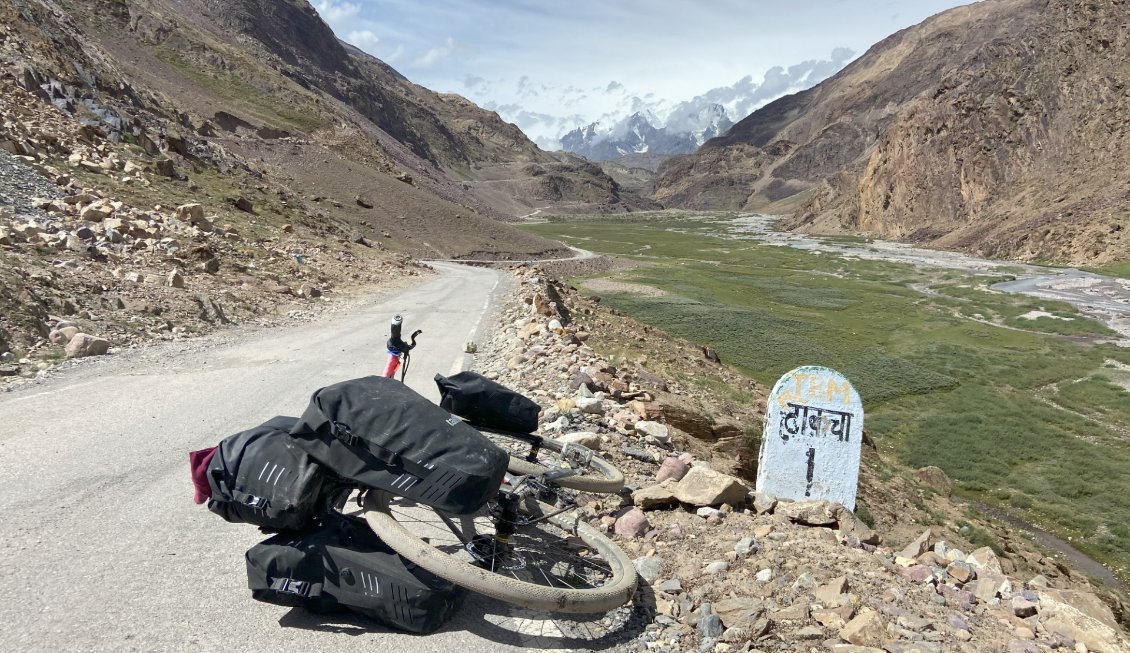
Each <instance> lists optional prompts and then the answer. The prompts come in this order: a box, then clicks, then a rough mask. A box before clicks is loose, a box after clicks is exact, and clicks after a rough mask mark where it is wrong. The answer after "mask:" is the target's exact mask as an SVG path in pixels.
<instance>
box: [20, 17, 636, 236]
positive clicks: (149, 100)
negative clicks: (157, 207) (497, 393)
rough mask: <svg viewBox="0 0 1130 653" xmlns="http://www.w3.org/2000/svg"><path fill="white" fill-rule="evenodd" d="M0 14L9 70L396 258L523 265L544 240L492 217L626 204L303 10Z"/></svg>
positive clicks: (155, 148)
mask: <svg viewBox="0 0 1130 653" xmlns="http://www.w3.org/2000/svg"><path fill="white" fill-rule="evenodd" d="M5 13H6V14H7V15H8V16H10V17H11V18H12V20H13V21H14V24H15V25H17V31H18V32H19V34H20V36H19V38H18V40H19V41H21V42H22V44H23V48H22V50H23V51H22V52H20V53H19V55H18V59H17V60H22V61H23V62H24V64H25V65H26V66H27V67H28V69H29V70H31V71H32V72H33V74H34V75H36V76H37V79H38V81H45V80H53V81H54V82H56V83H57V84H58V85H59V86H60V88H68V87H69V88H71V89H72V90H73V91H74V92H72V93H71V96H72V97H71V98H70V99H69V100H68V99H66V98H62V99H61V102H64V103H65V102H70V103H71V105H69V106H67V107H66V110H67V111H69V112H72V113H73V112H75V111H76V109H75V106H74V105H75V103H82V102H83V101H84V98H89V99H91V100H92V101H93V102H95V103H97V104H98V106H99V107H102V108H104V109H106V110H108V111H109V112H110V113H111V114H113V115H116V116H127V117H128V118H127V120H126V123H127V128H126V129H125V131H126V132H130V133H131V134H132V135H134V136H136V135H137V134H134V133H133V132H137V133H141V132H142V131H143V132H144V134H145V137H144V138H143V139H142V142H143V144H151V145H152V147H151V153H152V154H154V155H158V154H162V153H166V152H172V154H171V155H170V156H172V157H173V158H174V162H175V163H177V164H178V166H181V167H183V166H184V165H188V166H191V167H194V168H200V166H202V165H203V166H210V165H212V163H214V160H213V159H214V158H215V157H203V158H202V157H201V156H198V155H199V154H200V153H202V152H205V151H209V152H212V153H215V152H217V151H220V150H222V152H223V157H221V158H225V160H226V162H225V163H222V164H220V165H219V167H220V168H221V169H224V170H226V169H228V168H229V167H232V166H234V167H236V168H239V167H244V166H250V167H252V168H254V169H255V170H256V171H257V172H259V173H262V172H268V173H270V175H271V178H272V179H273V180H275V181H276V182H279V183H282V184H284V185H286V186H287V187H289V188H291V189H293V190H295V191H299V192H301V193H302V194H303V195H304V196H306V197H310V198H318V197H320V198H325V199H326V200H327V203H329V202H332V203H333V205H332V206H327V205H323V206H322V207H321V212H322V213H324V214H327V215H328V216H329V217H330V218H333V219H339V220H344V221H345V222H346V223H348V224H352V225H354V226H358V225H360V226H368V227H370V228H372V229H373V230H375V231H376V232H377V233H386V232H387V233H390V234H391V237H392V238H393V239H394V240H400V241H401V243H400V246H399V247H398V250H399V251H403V252H405V253H409V254H413V255H418V256H427V257H435V256H437V255H439V256H448V257H459V256H468V255H476V254H490V253H492V252H495V253H506V252H508V253H511V254H514V255H516V256H521V257H523V258H526V257H529V256H531V255H537V254H538V253H540V252H546V251H550V250H553V249H554V248H555V244H553V243H550V242H548V241H546V240H544V239H541V238H536V237H532V236H530V235H527V234H524V233H522V232H518V231H515V230H513V229H511V228H510V227H508V226H506V225H505V224H501V223H500V222H498V220H497V219H499V218H503V219H505V218H508V217H510V216H515V215H521V214H525V213H529V212H531V211H533V210H534V209H536V208H543V207H546V206H554V207H560V208H561V209H562V210H582V209H597V210H601V209H607V210H618V209H620V210H622V209H621V207H624V206H625V205H627V204H631V203H632V202H633V201H634V200H633V199H632V198H631V197H628V196H622V194H621V189H620V188H619V186H618V185H617V184H616V182H615V181H613V180H612V178H610V177H608V176H607V175H604V174H602V173H600V174H596V175H594V174H592V172H593V171H591V170H585V169H580V168H578V167H576V166H564V165H561V164H560V163H559V162H558V161H557V160H556V159H555V158H554V157H552V156H551V155H549V154H547V153H545V152H542V151H541V150H539V149H538V148H537V147H536V146H535V145H534V144H533V143H532V142H531V141H529V139H527V138H526V137H525V136H524V135H523V134H522V132H521V131H520V130H519V129H518V128H517V127H515V126H514V125H511V124H509V123H506V122H504V121H503V120H502V119H500V118H499V117H498V115H497V114H496V113H493V112H489V111H485V110H483V109H481V108H479V107H477V106H475V105H474V104H473V103H471V102H469V101H468V100H466V99H464V98H462V97H459V96H457V95H450V94H439V93H435V92H432V91H430V90H428V89H426V88H423V87H421V86H418V85H416V84H413V83H412V82H410V81H409V80H407V79H406V78H405V77H403V76H402V75H400V74H399V73H397V72H396V71H395V70H394V69H392V68H391V67H389V66H388V65H386V64H384V63H383V62H381V61H379V60H377V59H375V58H374V57H371V56H369V55H367V54H365V53H363V52H361V51H360V50H358V49H356V48H354V47H352V46H349V45H347V44H344V43H342V42H340V41H339V40H338V39H337V38H336V37H335V36H334V35H333V33H332V31H331V30H330V29H329V27H328V26H327V25H326V24H325V23H324V22H323V21H322V20H321V19H320V18H319V16H318V15H317V13H316V12H315V11H314V9H313V8H312V7H311V6H310V4H309V3H308V2H305V0H223V1H219V0H177V1H173V0H115V1H114V2H95V1H92V0H64V1H62V2H58V3H56V2H53V1H52V0H19V1H17V2H14V3H7V9H6V11H5ZM34 85H35V84H31V86H34ZM47 99H52V98H47ZM54 99H59V98H54ZM111 129H113V128H111ZM170 135H171V136H172V141H171V142H173V143H174V144H173V146H172V147H171V148H170V147H169V144H170V140H169V139H168V137H169V136H170ZM217 148H219V150H217ZM194 153H195V154H194ZM180 159H184V160H183V161H182V160H180ZM235 162H239V163H235ZM531 164H534V165H537V166H541V169H540V170H538V174H536V175H535V174H531V170H530V165H531ZM597 172H598V173H599V171H597ZM547 179H552V180H553V182H554V183H551V184H548V185H547V184H546V180H547ZM360 196H364V197H365V198H367V199H365V201H364V203H367V204H371V207H364V206H361V202H354V198H357V197H360ZM456 216H460V217H459V218H458V222H455V221H454V220H455V218H456ZM413 234H415V237H411V236H412V235H413Z"/></svg>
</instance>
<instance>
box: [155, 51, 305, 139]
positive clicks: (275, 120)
mask: <svg viewBox="0 0 1130 653" xmlns="http://www.w3.org/2000/svg"><path fill="white" fill-rule="evenodd" d="M157 58H158V59H160V60H161V61H163V62H165V63H167V64H168V65H169V66H171V67H172V68H173V69H174V70H176V71H177V73H179V74H180V75H182V76H183V77H184V78H185V79H187V80H189V81H191V82H192V83H193V84H195V85H197V86H199V87H200V88H201V89H204V90H206V91H208V92H210V93H214V94H215V95H217V96H219V97H220V98H223V99H225V100H228V101H230V102H232V103H234V104H235V105H236V106H238V107H239V108H240V109H243V110H244V111H246V112H247V113H248V114H249V115H250V116H252V117H254V118H255V119H257V120H258V121H260V122H263V123H267V124H270V125H273V126H276V127H283V128H290V129H296V130H299V131H303V132H311V131H314V130H316V129H318V128H319V127H322V126H324V125H325V124H326V121H325V119H324V118H323V117H321V116H320V115H318V113H317V111H316V109H315V108H314V107H310V106H305V105H306V102H303V101H300V100H301V98H298V97H292V98H291V100H292V101H291V102H284V101H281V98H280V95H279V92H278V91H276V92H275V93H273V94H272V93H268V92H267V91H265V90H263V89H260V88H259V87H257V86H255V85H254V84H253V83H251V82H250V81H248V80H246V79H243V78H241V77H240V76H239V75H238V74H236V73H235V72H233V71H229V70H216V69H214V68H204V67H202V66H199V65H197V64H194V63H191V62H188V61H186V60H185V58H184V55H183V54H181V53H180V52H177V51H176V50H172V49H169V48H165V47H158V48H157ZM249 65H250V64H249ZM291 95H293V94H291Z"/></svg>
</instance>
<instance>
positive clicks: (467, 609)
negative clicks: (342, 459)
mask: <svg viewBox="0 0 1130 653" xmlns="http://www.w3.org/2000/svg"><path fill="white" fill-rule="evenodd" d="M436 267H437V268H438V269H439V270H440V273H441V274H440V276H439V277H438V278H434V279H431V280H426V281H424V282H423V283H421V284H419V285H417V286H414V287H412V288H409V289H407V290H403V291H400V292H398V293H396V294H395V295H384V296H377V297H373V298H368V299H365V300H361V301H359V302H358V303H357V304H356V305H355V306H353V307H352V308H351V309H350V310H348V311H345V310H342V311H337V312H336V313H331V314H328V315H325V316H323V317H321V318H318V319H317V320H316V321H313V322H310V323H306V324H302V325H298V326H288V327H280V328H271V329H246V330H243V331H240V332H238V333H236V334H235V335H236V336H238V337H233V334H231V333H228V334H227V335H219V336H213V337H208V338H203V339H200V340H196V341H192V342H190V343H187V344H186V343H171V344H166V345H158V346H154V347H151V348H147V349H144V350H136V351H130V352H125V353H122V354H118V355H113V356H110V357H107V358H104V359H100V360H97V361H84V364H81V365H78V366H75V367H74V368H72V369H69V370H65V371H63V372H62V373H60V374H58V375H56V376H53V377H52V378H49V379H48V380H46V381H44V382H42V383H36V384H29V385H27V386H23V387H20V388H17V389H15V390H14V391H13V392H10V393H6V394H0V508H2V510H3V515H4V520H3V522H2V523H0V559H2V560H3V561H4V562H3V564H2V566H0V594H2V595H3V596H4V597H5V600H4V601H2V602H0V623H3V624H4V633H3V635H0V639H2V641H3V642H4V645H3V649H4V650H6V651H114V652H119V653H120V652H125V651H221V650H222V651H271V652H275V651H280V650H290V651H334V652H335V653H339V652H340V653H345V652H347V651H366V653H371V652H372V651H381V650H412V651H447V652H450V651H455V650H458V651H460V652H461V653H463V652H471V651H500V650H501V651H508V650H526V649H527V647H528V646H530V645H531V641H530V640H529V639H528V638H526V637H524V636H520V635H516V634H515V633H514V632H513V628H511V627H509V625H512V624H514V623H516V619H517V618H516V617H515V614H516V613H515V612H514V611H512V610H511V609H510V608H508V607H506V606H504V605H502V604H499V603H496V602H492V601H489V600H486V599H482V598H479V597H474V596H472V597H470V598H469V599H468V601H467V602H466V604H465V605H464V607H463V608H462V609H461V610H460V611H459V612H458V613H457V615H456V617H455V618H454V619H453V620H452V621H451V622H450V623H449V624H448V625H447V626H445V627H444V628H443V630H441V631H440V632H439V633H437V634H435V635H431V636H427V637H418V636H410V635H404V634H400V633H395V632H391V631H389V630H386V629H383V628H380V627H379V626H375V625H374V624H373V623H372V622H369V621H366V620H364V619H360V618H355V617H349V616H344V617H330V618H328V619H326V618H320V617H317V616H315V615H312V614H310V613H306V612H305V611H302V610H292V609H289V608H284V607H279V606H273V605H267V604H264V603H258V602H256V601H253V600H252V599H251V595H250V592H249V591H248V590H247V587H246V576H245V572H244V561H243V553H244V551H245V550H246V549H247V548H248V547H250V546H251V545H253V544H255V543H256V542H258V541H260V540H262V539H263V538H264V537H265V536H264V535H262V534H260V533H259V532H258V531H257V530H256V529H255V528H254V527H252V526H248V525H245V524H228V523H227V522H224V521H222V520H221V519H219V518H218V517H216V516H215V515H213V514H211V513H210V512H208V511H207V510H206V509H205V508H204V507H203V506H197V505H194V504H193V502H192V486H191V483H190V481H189V474H188V464H187V463H188V457H187V454H188V452H189V451H190V450H193V449H199V448H203V447H207V446H212V445H215V444H216V443H217V442H218V441H219V440H220V439H222V438H223V437H225V436H227V435H229V434H231V433H234V432H236V431H239V430H241V429H244V428H248V427H251V426H254V425H256V424H259V423H260V422H262V421H264V420H266V419H268V418H270V417H272V416H274V415H280V414H288V415H296V414H298V413H300V412H301V411H302V410H303V409H304V407H305V405H306V402H307V401H308V399H309V397H310V394H311V392H313V391H314V390H315V389H317V388H319V387H321V386H324V385H327V384H330V383H334V382H337V381H341V380H344V379H348V378H354V377H358V376H364V375H367V374H375V373H379V372H380V370H381V369H382V368H383V365H384V359H385V354H384V340H385V338H387V334H388V326H387V320H388V318H389V316H390V315H392V314H393V313H401V314H403V315H404V318H405V324H406V328H407V329H417V328H419V329H423V330H424V334H423V335H422V336H421V337H420V346H419V347H418V348H417V349H416V351H414V352H413V357H412V367H411V369H410V370H409V372H408V381H409V385H411V386H412V387H414V388H415V389H417V390H418V391H420V392H421V393H423V394H424V395H425V396H428V397H430V398H432V399H433V400H435V399H438V393H437V391H436V387H435V384H434V383H433V381H432V375H433V374H434V373H435V372H437V371H439V372H442V373H444V374H448V373H450V372H451V371H452V370H453V369H457V368H463V367H464V366H465V364H466V362H467V361H466V360H465V358H464V355H463V354H462V345H463V343H464V342H465V341H467V340H470V339H472V338H473V337H474V336H475V335H476V330H477V329H479V328H480V326H479V325H480V322H481V321H484V320H487V319H489V315H490V314H491V312H492V311H491V310H490V304H491V302H492V301H493V299H492V297H493V296H494V294H495V291H496V289H497V287H498V285H499V284H500V283H504V281H503V280H504V279H505V277H504V276H502V275H500V274H499V273H498V272H497V271H494V270H490V269H484V268H471V267H465V266H452V265H443V264H440V265H437V266H436ZM517 622H524V620H517ZM528 630H529V628H527V631H528ZM539 630H541V632H545V630H544V628H540V629H539ZM539 640H541V641H539V642H538V644H537V646H538V648H546V647H547V642H545V641H544V640H542V639H541V638H539ZM549 644H551V643H549ZM549 647H550V648H557V647H554V646H552V645H550V646H549Z"/></svg>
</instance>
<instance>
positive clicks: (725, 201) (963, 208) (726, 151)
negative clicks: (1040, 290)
mask: <svg viewBox="0 0 1130 653" xmlns="http://www.w3.org/2000/svg"><path fill="white" fill-rule="evenodd" d="M1127 12H1128V10H1127V6H1126V3H1125V2H1123V1H1121V0H1101V1H1099V2H1090V1H1084V0H1046V1H1045V0H1040V1H1034V0H986V1H985V2H979V3H976V4H972V5H968V6H965V7H958V8H955V9H952V10H950V11H947V12H944V13H942V14H939V15H937V16H934V17H932V18H931V19H929V20H927V21H925V22H923V23H922V24H920V25H917V26H914V27H911V28H908V29H906V30H903V31H901V32H899V33H897V34H894V35H892V36H891V37H889V38H887V39H885V40H884V41H882V42H880V43H879V44H877V45H875V46H874V47H873V48H872V49H871V50H869V51H868V52H867V54H865V55H864V56H863V57H861V58H859V59H858V60H856V61H855V62H853V63H852V64H851V65H849V66H847V67H846V68H845V69H844V70H842V71H841V72H840V73H839V74H837V75H836V76H834V77H832V78H830V79H828V80H826V81H824V82H823V83H821V84H820V85H818V86H816V87H814V88H812V89H810V90H808V91H805V92H803V93H798V94H796V95H792V96H788V97H785V98H782V99H780V100H778V101H776V102H773V103H771V104H769V105H767V106H766V107H764V108H762V109H760V110H758V111H756V112H754V113H753V114H752V115H751V116H749V117H748V118H746V119H745V120H743V121H741V122H739V123H738V124H737V125H735V126H734V127H733V128H732V129H731V130H730V131H729V132H728V133H727V134H726V135H724V136H723V137H720V138H716V139H714V140H712V141H709V142H707V143H706V144H705V145H704V146H703V147H702V148H701V149H700V151H699V152H698V153H697V154H696V155H694V156H692V157H681V158H677V159H673V160H672V161H670V162H668V163H667V164H666V165H665V166H664V167H663V168H661V170H660V175H659V178H658V180H657V181H656V184H655V187H654V195H655V198H656V199H657V200H658V201H660V202H662V203H663V204H665V205H667V206H681V207H688V208H707V207H709V208H731V209H736V208H758V207H761V206H765V205H766V204H768V203H770V202H774V201H777V200H781V199H783V198H788V197H791V196H796V195H797V194H799V193H803V192H805V191H810V193H811V194H810V195H807V196H803V197H805V198H806V199H807V202H805V204H804V206H803V208H801V209H800V210H799V211H797V213H796V215H794V216H792V218H791V219H790V220H788V221H787V226H789V227H791V228H803V229H810V230H817V231H837V230H843V229H850V230H858V231H863V232H868V233H872V234H876V235H879V236H883V237H888V238H900V239H905V240H910V241H914V242H920V243H926V244H930V245H935V246H942V247H951V248H958V249H963V250H967V251H971V252H976V253H979V254H983V255H991V256H1000V257H1016V258H1025V259H1047V260H1056V261H1062V262H1069V263H1084V262H1086V263H1091V264H1093V263H1096V262H1097V263H1102V262H1107V261H1113V260H1125V259H1126V258H1128V257H1130V239H1128V238H1127V237H1126V235H1125V232H1124V230H1123V228H1124V226H1125V223H1126V218H1127V213H1126V209H1125V206H1126V205H1127V204H1126V200H1127V199H1128V198H1130V195H1128V193H1130V186H1128V185H1127V181H1126V179H1125V175H1124V174H1123V172H1124V171H1125V170H1126V169H1127V166H1128V165H1130V159H1128V158H1127V155H1126V154H1125V152H1126V151H1127V150H1126V145H1127V138H1128V134H1127V131H1126V129H1125V125H1126V124H1127V121H1128V120H1130V99H1128V98H1130V94H1128V93H1125V92H1123V91H1124V87H1125V86H1126V85H1127V83H1130V59H1128V58H1127V52H1128V48H1127V40H1126V39H1127V30H1126V17H1127Z"/></svg>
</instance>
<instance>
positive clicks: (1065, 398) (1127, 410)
mask: <svg viewBox="0 0 1130 653" xmlns="http://www.w3.org/2000/svg"><path fill="white" fill-rule="evenodd" d="M1055 400H1056V403H1058V404H1059V405H1061V406H1063V407H1064V408H1067V409H1070V410H1074V411H1076V412H1078V413H1082V414H1084V415H1091V416H1093V417H1096V418H1098V419H1103V420H1106V421H1113V422H1118V423H1119V424H1130V392H1127V391H1126V389H1125V388H1123V387H1122V386H1120V385H1118V384H1116V383H1113V382H1111V380H1110V378H1109V377H1107V376H1106V375H1104V374H1096V375H1094V376H1092V377H1089V378H1086V379H1082V380H1079V381H1072V382H1068V383H1062V384H1060V385H1059V386H1058V387H1057V393H1056V398H1055Z"/></svg>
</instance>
